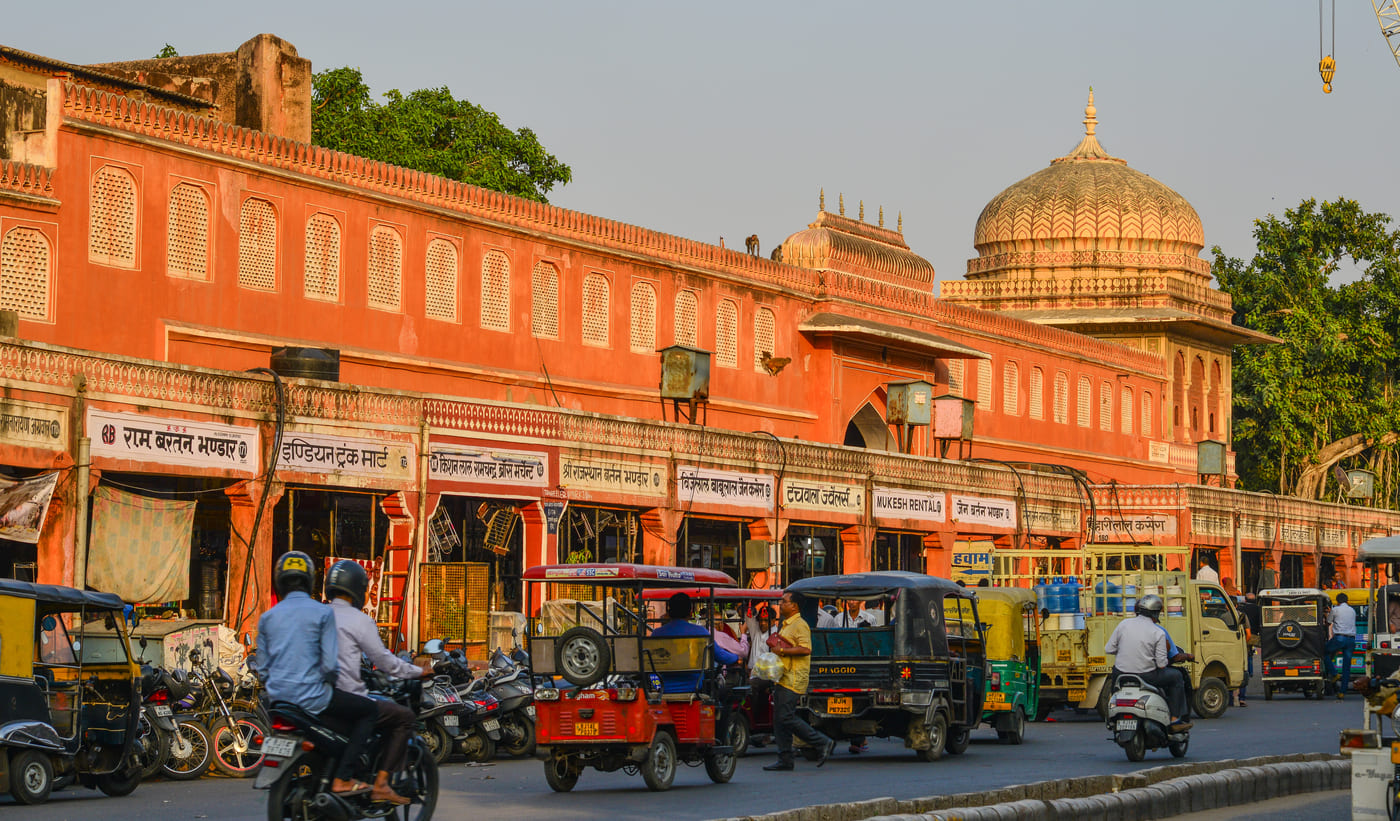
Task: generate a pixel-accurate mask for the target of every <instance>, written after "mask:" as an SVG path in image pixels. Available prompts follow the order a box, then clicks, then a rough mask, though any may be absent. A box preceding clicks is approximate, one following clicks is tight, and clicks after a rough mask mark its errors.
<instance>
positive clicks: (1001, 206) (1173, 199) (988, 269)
mask: <svg viewBox="0 0 1400 821" xmlns="http://www.w3.org/2000/svg"><path fill="white" fill-rule="evenodd" d="M1084 116H1085V118H1084V126H1085V132H1084V139H1083V140H1082V141H1081V142H1080V143H1079V145H1078V146H1077V147H1076V148H1075V149H1074V150H1073V151H1071V152H1070V153H1069V154H1068V155H1066V156H1064V157H1060V158H1059V159H1056V160H1053V161H1051V163H1050V167H1048V168H1045V169H1042V170H1040V171H1037V172H1036V173H1034V174H1032V175H1030V176H1029V177H1026V178H1025V179H1023V180H1021V181H1020V182H1018V183H1016V184H1014V185H1012V186H1011V187H1009V188H1007V189H1006V190H1005V191H1002V192H1001V193H1000V194H998V195H997V196H996V197H994V198H993V199H992V201H991V202H989V203H987V206H986V207H985V208H983V209H982V214H981V216H979V217H978V218H977V228H976V231H975V232H974V234H973V244H974V245H975V246H976V248H977V252H978V258H977V259H974V260H969V262H968V272H967V273H968V278H970V279H972V278H981V277H985V276H989V275H992V274H994V273H996V272H999V271H1006V270H1007V269H1022V270H1025V269H1027V268H1031V269H1034V268H1042V269H1044V268H1047V267H1048V268H1063V267H1078V265H1077V264H1075V263H1074V262H1070V263H1069V265H1066V264H1065V259H1066V257H1065V252H1071V256H1072V257H1079V256H1086V254H1085V252H1089V253H1090V254H1091V255H1092V257H1093V261H1092V263H1091V264H1093V265H1095V266H1104V265H1108V266H1110V267H1115V268H1116V267H1119V266H1122V267H1123V268H1134V269H1143V268H1149V269H1162V268H1166V269H1173V268H1175V269H1178V270H1180V269H1181V268H1185V269H1187V270H1191V271H1192V273H1198V274H1199V273H1203V271H1201V270H1200V269H1202V268H1204V269H1205V270H1204V272H1208V271H1209V268H1208V266H1207V265H1206V264H1205V261H1204V260H1201V259H1200V258H1199V256H1198V255H1199V253H1200V251H1201V249H1202V248H1203V247H1204V245H1205V234H1204V231H1203V230H1202V228H1201V218H1200V216H1199V215H1197V213H1196V209H1194V208H1192V207H1191V204H1190V203H1189V202H1187V201H1186V199H1185V198H1184V197H1182V196H1181V195H1180V194H1178V193H1176V192H1175V191H1173V190H1172V189H1171V188H1169V187H1167V186H1166V185H1163V184H1162V183H1160V182H1158V181H1157V180H1155V179H1153V178H1152V177H1149V176H1148V175H1146V174H1144V173H1142V172H1140V171H1135V170H1133V169H1132V168H1129V167H1128V164H1127V162H1125V161H1124V160H1121V159H1118V158H1117V157H1112V156H1110V155H1109V154H1108V152H1107V151H1105V150H1104V149H1103V148H1102V147H1101V146H1100V145H1099V142H1098V139H1097V138H1096V137H1095V136H1094V130H1095V127H1096V126H1097V123H1098V121H1097V119H1096V118H1095V109H1094V94H1093V91H1092V90H1090V92H1089V104H1088V106H1086V107H1085V109H1084ZM1073 252H1079V253H1077V254H1075V253H1073ZM1183 257H1185V259H1183ZM1086 261H1087V259H1086ZM1114 262H1117V263H1118V264H1117V265H1115V264H1113V263H1114Z"/></svg>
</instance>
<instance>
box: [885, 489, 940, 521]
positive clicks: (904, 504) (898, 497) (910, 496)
mask: <svg viewBox="0 0 1400 821" xmlns="http://www.w3.org/2000/svg"><path fill="white" fill-rule="evenodd" d="M870 508H871V512H872V513H874V514H875V518H876V519H913V520H915V521H920V522H946V521H948V510H947V496H946V495H945V494H942V493H920V492H919V491H917V490H900V489H898V488H892V487H877V488H875V489H874V491H873V492H872V493H871V494H870Z"/></svg>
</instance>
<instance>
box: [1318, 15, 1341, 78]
mask: <svg viewBox="0 0 1400 821" xmlns="http://www.w3.org/2000/svg"><path fill="white" fill-rule="evenodd" d="M1323 2H1324V0H1317V57H1318V60H1317V71H1318V73H1319V74H1321V75H1322V93H1323V94H1331V93H1332V76H1333V75H1334V74H1336V73H1337V60H1336V59H1335V58H1334V57H1333V56H1332V55H1334V54H1336V53H1337V0H1332V53H1331V54H1324V53H1323V51H1322V42H1323V40H1322V37H1323V32H1324V30H1325V29H1326V28H1327V27H1326V25H1325V24H1324V22H1323V20H1324V18H1323V15H1322V4H1323Z"/></svg>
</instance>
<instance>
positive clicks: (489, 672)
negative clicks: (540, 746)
mask: <svg viewBox="0 0 1400 821" xmlns="http://www.w3.org/2000/svg"><path fill="white" fill-rule="evenodd" d="M482 693H485V694H489V695H491V696H492V697H494V698H495V699H496V701H497V702H499V703H500V712H499V713H498V716H499V718H498V720H499V721H500V723H501V744H500V749H501V751H502V752H504V753H505V754H506V755H509V756H514V757H516V758H527V757H530V756H532V755H534V753H535V703H534V702H535V688H534V685H533V683H532V682H531V681H530V671H529V667H528V665H522V664H521V663H520V662H518V661H517V660H515V659H513V658H512V657H510V656H507V655H506V654H505V653H503V652H501V650H500V648H497V649H496V650H493V651H492V652H491V665H490V666H489V667H488V668H487V669H486V673H485V674H484V675H482V676H481V677H479V678H477V679H474V680H473V681H471V682H470V683H468V684H467V685H466V688H465V690H464V691H463V697H464V698H474V697H476V696H478V695H479V694H482Z"/></svg>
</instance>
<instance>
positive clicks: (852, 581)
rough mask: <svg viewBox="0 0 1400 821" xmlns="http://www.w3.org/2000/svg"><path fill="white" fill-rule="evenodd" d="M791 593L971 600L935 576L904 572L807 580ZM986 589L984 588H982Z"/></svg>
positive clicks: (965, 591)
mask: <svg viewBox="0 0 1400 821" xmlns="http://www.w3.org/2000/svg"><path fill="white" fill-rule="evenodd" d="M787 589H788V591H789V592H791V593H801V594H802V595H804V596H816V597H818V598H824V599H874V598H878V597H879V596H883V595H885V594H887V593H890V592H893V591H895V590H937V591H940V592H942V593H943V595H949V594H952V595H956V596H961V597H963V598H967V599H970V598H972V597H973V591H972V590H969V589H968V588H966V587H962V586H960V585H957V584H954V583H953V582H950V581H948V580H947V579H940V578H938V577H937V576H926V575H924V574H923V573H910V572H909V571H907V570H879V571H874V572H871V573H848V574H846V575H844V576H809V577H808V578H805V579H801V580H799V581H795V582H793V583H792V584H790V585H788V586H787ZM984 589H985V588H984Z"/></svg>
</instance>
